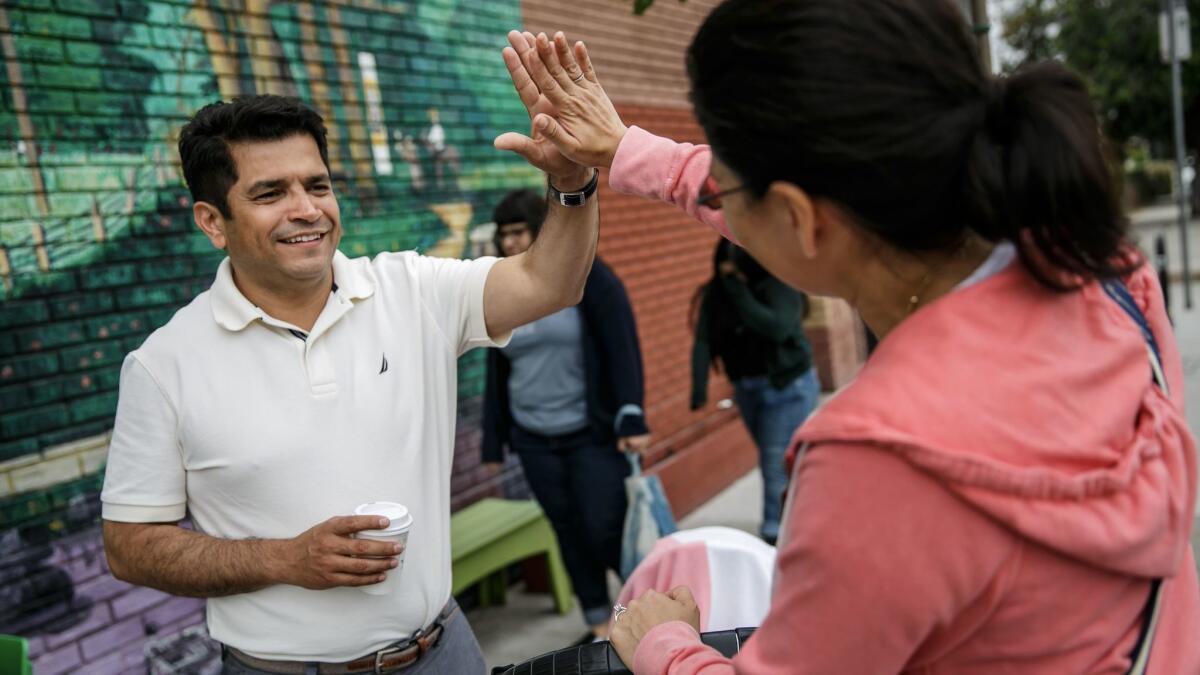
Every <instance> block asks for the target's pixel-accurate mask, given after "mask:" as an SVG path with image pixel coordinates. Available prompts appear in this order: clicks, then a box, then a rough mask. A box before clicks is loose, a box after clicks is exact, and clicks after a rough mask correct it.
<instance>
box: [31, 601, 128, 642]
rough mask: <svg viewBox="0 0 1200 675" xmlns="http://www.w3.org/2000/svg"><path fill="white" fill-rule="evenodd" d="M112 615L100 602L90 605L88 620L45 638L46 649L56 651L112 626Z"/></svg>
mask: <svg viewBox="0 0 1200 675" xmlns="http://www.w3.org/2000/svg"><path fill="white" fill-rule="evenodd" d="M112 622H113V618H112V614H111V613H110V612H109V611H108V606H107V605H105V604H104V603H102V602H98V603H95V604H93V605H92V609H91V610H90V613H89V614H88V618H87V619H85V620H84V621H83V623H80V624H79V625H77V626H72V627H71V628H68V629H67V630H65V631H63V632H61V633H54V634H51V635H47V636H46V638H45V639H46V647H47V648H48V649H58V648H59V647H61V646H63V645H65V644H67V643H68V642H76V641H77V640H79V638H82V637H84V636H86V635H91V634H92V633H95V632H96V631H98V630H101V629H103V628H105V627H106V626H108V625H110V624H112Z"/></svg>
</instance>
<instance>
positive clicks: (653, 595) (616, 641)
mask: <svg viewBox="0 0 1200 675" xmlns="http://www.w3.org/2000/svg"><path fill="white" fill-rule="evenodd" d="M617 607H620V605H618V606H617ZM624 609H625V611H623V612H622V611H617V613H616V616H615V617H614V620H613V630H612V635H611V636H609V639H610V640H611V641H612V644H613V647H614V648H616V650H617V655H618V656H620V657H621V661H623V662H624V663H625V665H626V666H627V667H629V668H630V669H632V667H633V657H634V654H636V653H637V647H638V644H639V643H641V641H642V638H644V637H645V636H646V633H649V632H650V630H651V629H653V628H654V627H655V626H659V625H661V624H664V623H670V622H672V621H683V622H684V623H686V624H688V625H689V626H691V627H692V628H694V629H695V630H696V632H697V633H699V632H700V608H699V607H697V606H696V599H695V598H693V597H692V591H691V590H690V589H689V588H688V587H687V586H679V587H677V588H673V589H671V590H670V592H668V593H665V594H663V593H659V592H657V591H646V593H645V594H644V595H642V597H640V598H638V599H636V600H633V601H631V602H630V603H629V607H628V608H624ZM618 619H619V620H618Z"/></svg>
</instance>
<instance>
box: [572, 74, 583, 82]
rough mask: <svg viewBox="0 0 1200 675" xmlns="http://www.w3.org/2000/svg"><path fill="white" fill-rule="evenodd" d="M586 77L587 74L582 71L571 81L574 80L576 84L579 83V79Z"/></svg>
mask: <svg viewBox="0 0 1200 675" xmlns="http://www.w3.org/2000/svg"><path fill="white" fill-rule="evenodd" d="M585 77H587V75H586V74H585V73H580V74H579V77H572V78H571V81H572V82H574V83H575V84H579V81H580V80H582V79H583V78H585Z"/></svg>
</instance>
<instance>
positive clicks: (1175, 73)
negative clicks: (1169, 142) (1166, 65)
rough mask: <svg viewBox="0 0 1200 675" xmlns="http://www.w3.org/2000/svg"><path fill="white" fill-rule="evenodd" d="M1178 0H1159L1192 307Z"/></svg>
mask: <svg viewBox="0 0 1200 675" xmlns="http://www.w3.org/2000/svg"><path fill="white" fill-rule="evenodd" d="M1178 1H1179V0H1163V4H1164V5H1165V6H1166V10H1167V44H1168V45H1169V48H1170V49H1169V51H1170V54H1171V103H1172V107H1173V108H1174V113H1175V176H1176V179H1177V180H1178V185H1179V189H1178V190H1176V202H1177V206H1178V208H1179V250H1180V252H1181V253H1182V255H1183V305H1184V307H1186V308H1187V309H1191V308H1192V273H1191V261H1190V260H1188V212H1187V196H1186V195H1185V192H1186V188H1185V186H1184V184H1183V162H1184V159H1183V154H1184V153H1183V143H1184V141H1183V81H1182V79H1183V73H1182V70H1183V67H1182V64H1181V63H1180V62H1179V58H1178V56H1177V54H1178V51H1177V50H1178V48H1179V45H1177V44H1176V40H1175V6H1176V4H1177V3H1178Z"/></svg>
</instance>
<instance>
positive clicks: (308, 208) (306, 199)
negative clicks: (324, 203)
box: [289, 190, 322, 223]
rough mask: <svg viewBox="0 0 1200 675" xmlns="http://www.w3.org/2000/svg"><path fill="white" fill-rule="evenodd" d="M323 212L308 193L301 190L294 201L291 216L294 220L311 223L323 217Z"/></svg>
mask: <svg viewBox="0 0 1200 675" xmlns="http://www.w3.org/2000/svg"><path fill="white" fill-rule="evenodd" d="M321 214H322V211H321V209H320V208H319V207H318V206H317V203H316V200H315V199H313V197H312V195H310V194H308V192H306V191H303V190H301V191H300V193H299V194H298V195H297V196H296V197H295V198H294V199H293V200H292V210H291V213H290V214H289V216H290V217H291V219H292V220H303V221H305V222H308V223H311V222H314V221H316V220H318V219H319V218H320V217H321Z"/></svg>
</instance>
